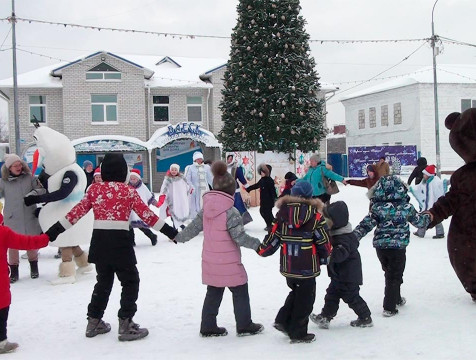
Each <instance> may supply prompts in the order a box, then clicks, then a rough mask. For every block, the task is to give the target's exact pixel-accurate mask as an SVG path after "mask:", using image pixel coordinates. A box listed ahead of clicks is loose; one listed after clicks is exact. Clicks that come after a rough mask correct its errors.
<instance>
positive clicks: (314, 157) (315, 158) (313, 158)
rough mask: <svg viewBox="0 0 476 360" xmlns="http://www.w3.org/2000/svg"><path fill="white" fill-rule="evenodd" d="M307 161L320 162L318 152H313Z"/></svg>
mask: <svg viewBox="0 0 476 360" xmlns="http://www.w3.org/2000/svg"><path fill="white" fill-rule="evenodd" d="M309 161H316V162H321V155H319V154H313V155H312V156H311V157H310V158H309Z"/></svg>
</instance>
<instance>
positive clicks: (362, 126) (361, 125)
mask: <svg viewBox="0 0 476 360" xmlns="http://www.w3.org/2000/svg"><path fill="white" fill-rule="evenodd" d="M359 129H365V110H359Z"/></svg>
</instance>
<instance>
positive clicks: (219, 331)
mask: <svg viewBox="0 0 476 360" xmlns="http://www.w3.org/2000/svg"><path fill="white" fill-rule="evenodd" d="M226 335H228V331H226V329H225V328H224V327H216V328H215V329H213V330H206V331H204V330H200V336H201V337H216V336H226Z"/></svg>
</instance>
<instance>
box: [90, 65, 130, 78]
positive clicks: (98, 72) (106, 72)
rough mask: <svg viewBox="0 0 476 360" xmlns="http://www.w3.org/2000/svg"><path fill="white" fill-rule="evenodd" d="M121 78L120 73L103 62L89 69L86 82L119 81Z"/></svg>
mask: <svg viewBox="0 0 476 360" xmlns="http://www.w3.org/2000/svg"><path fill="white" fill-rule="evenodd" d="M121 78H122V74H121V72H120V71H119V70H117V69H115V68H113V67H112V66H111V65H108V64H106V63H105V62H103V63H101V64H99V65H97V66H95V67H93V68H92V69H89V70H88V72H87V73H86V80H88V81H120V80H121Z"/></svg>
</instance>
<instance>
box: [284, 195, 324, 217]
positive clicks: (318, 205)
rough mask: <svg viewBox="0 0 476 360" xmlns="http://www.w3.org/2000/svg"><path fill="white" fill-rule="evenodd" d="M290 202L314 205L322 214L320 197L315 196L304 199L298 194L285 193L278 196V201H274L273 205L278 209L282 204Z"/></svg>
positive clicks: (322, 205) (322, 204)
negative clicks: (280, 196)
mask: <svg viewBox="0 0 476 360" xmlns="http://www.w3.org/2000/svg"><path fill="white" fill-rule="evenodd" d="M290 203H302V204H306V205H311V206H315V207H316V208H317V210H318V211H319V212H320V213H321V214H322V210H323V209H324V203H323V202H322V201H321V200H320V199H317V198H310V199H305V198H302V197H299V196H292V195H286V196H283V197H282V198H279V199H278V201H276V203H275V206H276V207H277V208H278V209H280V208H281V207H282V206H284V205H287V204H290Z"/></svg>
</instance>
